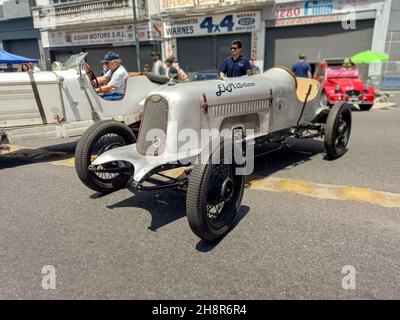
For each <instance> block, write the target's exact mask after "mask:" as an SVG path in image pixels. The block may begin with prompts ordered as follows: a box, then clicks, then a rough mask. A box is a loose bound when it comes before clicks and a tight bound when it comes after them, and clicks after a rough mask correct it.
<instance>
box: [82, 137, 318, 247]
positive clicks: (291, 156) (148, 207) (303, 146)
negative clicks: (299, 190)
mask: <svg viewBox="0 0 400 320" xmlns="http://www.w3.org/2000/svg"><path fill="white" fill-rule="evenodd" d="M289 144H290V145H291V146H292V147H290V148H288V149H280V150H277V151H273V152H271V153H268V154H267V155H264V156H261V157H258V158H257V159H256V161H255V168H254V173H253V175H252V176H251V177H250V180H253V181H254V180H257V179H262V178H265V177H268V176H269V175H271V174H273V173H275V172H278V171H282V170H288V169H290V168H292V167H295V166H298V165H300V164H302V163H305V162H307V161H310V160H311V159H312V158H313V157H315V156H317V155H321V154H323V153H324V144H323V142H322V141H318V140H317V141H316V140H296V139H293V140H292V141H290V143H289ZM132 192H133V191H132ZM102 196H103V195H102V194H99V193H95V194H93V195H92V196H91V197H90V198H92V199H96V198H99V197H102ZM132 207H134V208H139V209H144V210H145V211H147V212H149V213H150V215H151V222H150V226H148V229H149V230H151V231H154V232H156V231H157V230H158V229H160V228H162V227H164V226H166V225H168V224H170V223H173V222H175V221H177V220H179V219H181V218H184V217H185V216H186V194H185V193H183V192H181V191H177V190H161V191H146V192H134V194H133V196H131V197H129V198H127V199H124V200H122V201H120V202H117V203H115V204H112V205H109V206H107V208H108V209H111V210H112V209H116V208H132ZM249 211H250V207H248V206H245V205H242V206H241V207H240V209H239V213H238V218H237V220H236V222H235V225H234V227H233V228H232V229H231V231H230V232H232V231H233V230H234V229H235V227H236V226H237V225H238V224H239V223H240V221H241V220H242V219H243V218H244V217H245V216H246V215H247V214H248V212H249ZM188 228H189V226H188ZM223 239H224V238H222V239H221V240H219V241H217V242H214V243H208V242H206V241H203V240H200V241H199V242H198V243H197V245H196V250H198V251H200V252H210V251H212V250H213V249H214V248H216V247H217V246H218V244H219V243H220V242H221V241H223Z"/></svg>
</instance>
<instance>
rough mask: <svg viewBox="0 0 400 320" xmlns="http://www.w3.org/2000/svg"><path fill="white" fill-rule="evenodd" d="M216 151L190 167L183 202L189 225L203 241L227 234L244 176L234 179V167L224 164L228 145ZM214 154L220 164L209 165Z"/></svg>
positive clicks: (240, 194) (228, 150)
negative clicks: (184, 201) (186, 191)
mask: <svg viewBox="0 0 400 320" xmlns="http://www.w3.org/2000/svg"><path fill="white" fill-rule="evenodd" d="M219 148H221V149H219ZM216 149H218V150H214V151H212V153H211V154H210V153H208V154H203V155H201V156H202V161H201V163H200V164H195V165H194V167H193V170H192V172H191V174H190V179H189V185H188V193H187V200H186V213H187V217H188V222H189V225H190V227H191V229H192V231H193V232H194V233H195V234H196V235H197V236H198V237H200V238H201V239H203V240H206V241H215V240H217V239H219V238H221V237H223V236H224V235H225V234H226V233H227V232H228V231H229V230H230V228H231V227H232V225H233V224H234V222H235V218H236V217H237V212H238V209H239V207H240V203H241V201H242V197H243V190H244V176H242V175H236V168H237V166H236V165H235V164H234V163H231V162H232V161H227V159H230V158H231V156H230V155H231V154H232V149H233V148H232V144H231V143H228V144H225V145H224V144H223V143H222V144H221V145H220V146H218V148H216ZM220 150H221V152H219V151H220ZM216 154H218V155H217V156H220V159H219V160H220V161H213V160H215V155H216ZM227 155H229V156H228V157H226V156H227Z"/></svg>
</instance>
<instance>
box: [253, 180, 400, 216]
mask: <svg viewBox="0 0 400 320" xmlns="http://www.w3.org/2000/svg"><path fill="white" fill-rule="evenodd" d="M248 185H249V188H250V189H255V190H266V191H271V192H289V193H295V194H299V195H302V196H306V197H312V198H318V199H331V200H351V201H361V202H367V203H371V204H375V205H379V206H382V207H386V208H400V194H398V193H391V192H385V191H379V190H373V189H369V188H359V187H352V186H338V185H330V184H321V183H314V182H310V181H304V180H293V179H283V178H275V177H267V178H260V179H257V178H256V177H255V179H254V177H251V178H250V181H249V182H248Z"/></svg>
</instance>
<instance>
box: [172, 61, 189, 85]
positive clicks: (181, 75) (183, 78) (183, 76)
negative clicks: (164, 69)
mask: <svg viewBox="0 0 400 320" xmlns="http://www.w3.org/2000/svg"><path fill="white" fill-rule="evenodd" d="M173 60H174V62H173V63H172V66H173V67H174V68H175V69H176V70H177V71H178V80H179V81H186V80H187V79H188V76H187V74H186V72H185V71H183V69H182V68H181V67H180V65H179V61H178V59H177V58H175V57H173Z"/></svg>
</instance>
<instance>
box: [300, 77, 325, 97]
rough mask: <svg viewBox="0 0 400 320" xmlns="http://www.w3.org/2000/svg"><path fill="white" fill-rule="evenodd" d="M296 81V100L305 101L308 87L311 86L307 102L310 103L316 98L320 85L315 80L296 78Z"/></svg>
mask: <svg viewBox="0 0 400 320" xmlns="http://www.w3.org/2000/svg"><path fill="white" fill-rule="evenodd" d="M296 79H297V89H296V95H297V99H299V100H300V101H301V102H304V101H305V99H306V95H307V92H308V89H309V87H310V85H311V93H310V96H309V97H308V100H307V101H311V100H313V99H315V98H316V97H317V95H318V93H319V87H320V83H319V82H318V81H317V80H314V79H307V78H296Z"/></svg>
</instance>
